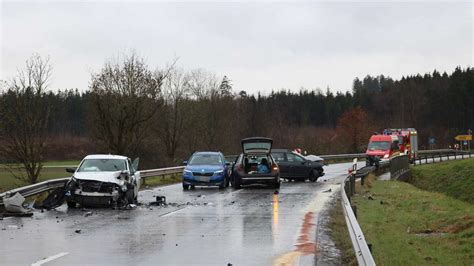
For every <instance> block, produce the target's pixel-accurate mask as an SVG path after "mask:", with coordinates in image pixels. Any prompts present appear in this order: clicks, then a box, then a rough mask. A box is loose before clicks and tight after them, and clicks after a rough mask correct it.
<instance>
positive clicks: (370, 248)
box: [367, 243, 372, 254]
mask: <svg viewBox="0 0 474 266" xmlns="http://www.w3.org/2000/svg"><path fill="white" fill-rule="evenodd" d="M367 246H368V247H369V250H370V253H371V254H372V244H371V243H367Z"/></svg>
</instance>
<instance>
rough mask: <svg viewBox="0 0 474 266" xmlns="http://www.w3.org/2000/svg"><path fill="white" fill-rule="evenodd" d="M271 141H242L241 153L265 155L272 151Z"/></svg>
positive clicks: (263, 139) (251, 139) (258, 138)
mask: <svg viewBox="0 0 474 266" xmlns="http://www.w3.org/2000/svg"><path fill="white" fill-rule="evenodd" d="M272 144H273V140H272V139H270V138H262V137H253V138H245V139H242V151H243V152H244V154H248V153H266V154H269V153H270V151H271V150H272Z"/></svg>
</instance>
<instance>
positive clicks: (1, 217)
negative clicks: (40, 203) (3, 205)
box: [0, 212, 33, 220]
mask: <svg viewBox="0 0 474 266" xmlns="http://www.w3.org/2000/svg"><path fill="white" fill-rule="evenodd" d="M31 216H33V212H26V213H14V212H3V213H0V220H3V217H31Z"/></svg>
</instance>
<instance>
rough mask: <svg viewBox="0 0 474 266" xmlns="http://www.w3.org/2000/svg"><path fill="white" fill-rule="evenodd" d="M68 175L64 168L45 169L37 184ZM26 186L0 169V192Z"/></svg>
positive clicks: (17, 172)
mask: <svg viewBox="0 0 474 266" xmlns="http://www.w3.org/2000/svg"><path fill="white" fill-rule="evenodd" d="M15 173H16V174H17V175H18V174H19V171H18V170H16V171H15ZM24 175H25V176H26V173H24ZM70 175H71V174H70V173H67V172H66V170H65V167H46V168H43V169H42V171H41V174H40V177H39V181H38V182H41V181H45V180H49V179H54V178H61V177H68V176H70ZM26 185H28V183H26V182H24V181H22V180H19V179H17V178H15V177H14V176H13V174H12V173H10V172H9V171H7V170H5V169H4V168H3V167H2V168H0V192H3V191H7V190H10V189H13V188H17V187H21V186H26Z"/></svg>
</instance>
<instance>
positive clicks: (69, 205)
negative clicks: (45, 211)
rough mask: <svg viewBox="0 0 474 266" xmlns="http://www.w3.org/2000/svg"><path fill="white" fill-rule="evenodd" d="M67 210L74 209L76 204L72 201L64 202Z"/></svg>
mask: <svg viewBox="0 0 474 266" xmlns="http://www.w3.org/2000/svg"><path fill="white" fill-rule="evenodd" d="M66 204H67V206H68V208H76V206H77V203H76V202H74V201H66Z"/></svg>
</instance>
